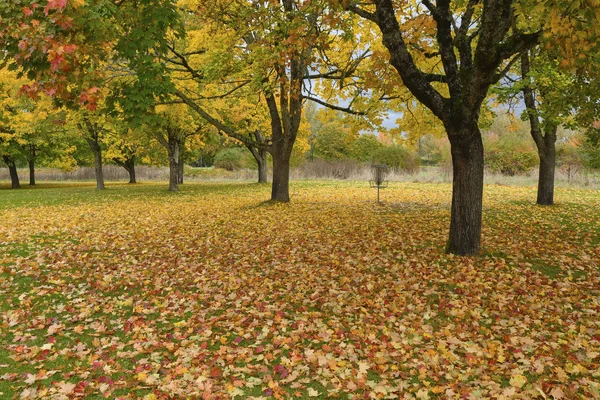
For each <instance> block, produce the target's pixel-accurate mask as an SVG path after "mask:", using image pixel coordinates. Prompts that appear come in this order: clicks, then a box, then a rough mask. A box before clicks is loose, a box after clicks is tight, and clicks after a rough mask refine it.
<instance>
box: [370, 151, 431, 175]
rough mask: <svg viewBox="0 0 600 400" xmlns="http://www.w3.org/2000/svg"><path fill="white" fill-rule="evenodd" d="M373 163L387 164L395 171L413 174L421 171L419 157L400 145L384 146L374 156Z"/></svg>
mask: <svg viewBox="0 0 600 400" xmlns="http://www.w3.org/2000/svg"><path fill="white" fill-rule="evenodd" d="M373 162H375V163H376V164H385V165H387V166H388V167H389V168H391V169H393V170H395V171H402V172H407V173H410V174H413V173H415V172H417V171H418V170H419V166H420V161H419V157H418V156H417V155H416V154H415V153H412V152H411V151H410V150H408V149H406V148H405V147H402V146H399V145H391V146H382V147H381V148H380V149H379V150H377V151H376V152H375V154H373Z"/></svg>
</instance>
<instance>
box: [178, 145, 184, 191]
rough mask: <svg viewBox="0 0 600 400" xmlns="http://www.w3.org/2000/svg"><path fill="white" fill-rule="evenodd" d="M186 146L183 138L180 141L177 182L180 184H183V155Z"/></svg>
mask: <svg viewBox="0 0 600 400" xmlns="http://www.w3.org/2000/svg"><path fill="white" fill-rule="evenodd" d="M184 152H185V148H184V143H183V140H181V141H180V142H179V157H178V159H177V183H179V184H180V185H181V184H183V167H184V162H183V156H184Z"/></svg>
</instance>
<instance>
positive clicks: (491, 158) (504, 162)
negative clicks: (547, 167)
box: [484, 131, 539, 176]
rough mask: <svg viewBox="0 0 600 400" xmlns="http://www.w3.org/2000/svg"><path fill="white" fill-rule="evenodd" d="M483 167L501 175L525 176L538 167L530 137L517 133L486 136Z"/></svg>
mask: <svg viewBox="0 0 600 400" xmlns="http://www.w3.org/2000/svg"><path fill="white" fill-rule="evenodd" d="M484 144H485V166H486V168H487V169H488V170H490V171H492V172H497V173H501V174H502V175H508V176H514V175H526V174H528V173H530V172H531V171H532V170H533V169H534V168H535V167H537V166H538V165H539V160H538V156H537V152H536V150H535V145H534V143H533V141H532V140H531V137H530V136H528V135H526V134H522V133H519V132H510V131H509V132H504V133H503V134H502V135H496V134H493V133H492V134H488V135H487V136H486V137H485V140H484Z"/></svg>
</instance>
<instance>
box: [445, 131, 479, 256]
mask: <svg viewBox="0 0 600 400" xmlns="http://www.w3.org/2000/svg"><path fill="white" fill-rule="evenodd" d="M473 125H474V128H472V129H471V132H468V134H465V133H464V132H463V133H462V134H461V135H454V134H452V135H449V136H450V145H451V152H452V172H453V177H452V211H451V216H450V237H449V239H448V244H447V246H446V251H447V252H448V253H453V254H458V255H474V254H477V253H478V252H479V250H480V248H481V219H482V211H483V207H482V203H483V142H482V140H481V134H480V133H479V129H478V128H477V121H475V122H474V123H473V124H471V126H473ZM449 133H450V132H449Z"/></svg>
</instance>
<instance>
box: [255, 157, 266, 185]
mask: <svg viewBox="0 0 600 400" xmlns="http://www.w3.org/2000/svg"><path fill="white" fill-rule="evenodd" d="M259 154H260V156H259V157H258V158H256V164H257V165H258V183H267V182H268V181H269V179H268V174H267V152H266V151H264V150H260V151H259Z"/></svg>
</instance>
